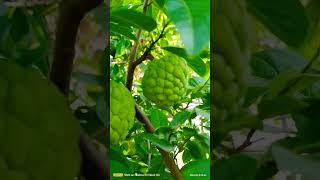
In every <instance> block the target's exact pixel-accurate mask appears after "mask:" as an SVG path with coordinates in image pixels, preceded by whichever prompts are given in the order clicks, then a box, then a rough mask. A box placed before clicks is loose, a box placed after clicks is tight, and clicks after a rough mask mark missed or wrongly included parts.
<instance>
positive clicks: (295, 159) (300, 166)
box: [271, 145, 320, 180]
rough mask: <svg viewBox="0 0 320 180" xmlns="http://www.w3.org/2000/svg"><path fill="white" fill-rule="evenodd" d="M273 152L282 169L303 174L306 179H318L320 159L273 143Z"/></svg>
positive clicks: (278, 165)
mask: <svg viewBox="0 0 320 180" xmlns="http://www.w3.org/2000/svg"><path fill="white" fill-rule="evenodd" d="M271 152H272V155H273V156H274V158H275V160H276V163H277V167H278V168H279V169H280V170H287V171H290V172H291V173H296V174H301V175H302V179H304V180H316V179H317V178H318V177H319V176H320V171H319V169H320V161H319V159H317V160H314V159H311V158H310V157H308V156H301V155H297V154H294V153H292V152H291V151H289V150H287V149H285V148H283V147H281V146H279V145H273V146H272V149H271Z"/></svg>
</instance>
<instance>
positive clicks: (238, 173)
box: [212, 155, 258, 180]
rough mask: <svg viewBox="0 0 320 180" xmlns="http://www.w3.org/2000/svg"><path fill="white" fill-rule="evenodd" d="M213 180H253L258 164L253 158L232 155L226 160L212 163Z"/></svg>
mask: <svg viewBox="0 0 320 180" xmlns="http://www.w3.org/2000/svg"><path fill="white" fill-rule="evenodd" d="M212 169H213V173H212V176H213V179H223V180H244V179H245V180H255V177H256V173H257V170H258V163H257V161H256V160H255V159H254V158H251V157H249V156H245V155H233V156H231V157H229V158H228V159H223V160H217V161H216V162H214V163H213V167H212Z"/></svg>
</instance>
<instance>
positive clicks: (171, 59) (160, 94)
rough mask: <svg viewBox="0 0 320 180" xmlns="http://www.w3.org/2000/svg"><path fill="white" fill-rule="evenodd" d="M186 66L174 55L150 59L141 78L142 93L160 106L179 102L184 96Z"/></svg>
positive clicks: (165, 106) (186, 77) (186, 79)
mask: <svg viewBox="0 0 320 180" xmlns="http://www.w3.org/2000/svg"><path fill="white" fill-rule="evenodd" d="M187 82H188V68H187V64H186V63H185V61H184V60H182V59H180V58H179V57H177V56H174V55H167V56H165V57H163V58H161V59H158V60H154V61H151V62H150V63H149V64H148V67H147V70H146V71H145V73H144V76H143V78H142V84H141V88H142V90H143V95H144V96H145V97H146V98H147V99H148V100H149V101H151V102H153V103H155V104H156V105H157V106H159V107H160V108H168V107H170V106H173V105H175V104H177V103H179V102H180V101H181V100H182V98H183V97H184V96H185V94H186V91H187Z"/></svg>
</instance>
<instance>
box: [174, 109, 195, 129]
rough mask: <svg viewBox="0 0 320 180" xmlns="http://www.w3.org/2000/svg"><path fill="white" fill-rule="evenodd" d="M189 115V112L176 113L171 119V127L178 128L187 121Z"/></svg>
mask: <svg viewBox="0 0 320 180" xmlns="http://www.w3.org/2000/svg"><path fill="white" fill-rule="evenodd" d="M190 115H191V113H190V112H189V111H182V112H178V113H177V114H176V115H175V116H174V117H173V119H172V121H171V125H172V126H179V125H181V124H183V123H184V122H185V121H186V120H188V119H189V117H190Z"/></svg>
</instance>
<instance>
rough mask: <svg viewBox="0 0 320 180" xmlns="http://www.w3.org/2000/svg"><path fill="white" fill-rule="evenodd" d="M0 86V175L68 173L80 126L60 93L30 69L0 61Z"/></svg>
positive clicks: (28, 179)
mask: <svg viewBox="0 0 320 180" xmlns="http://www.w3.org/2000/svg"><path fill="white" fill-rule="evenodd" d="M0 89H1V90H0V143H1V148H0V179H1V180H2V179H3V180H44V179H46V180H57V179H61V180H71V179H74V178H75V177H76V176H77V175H78V173H79V170H80V150H79V138H80V127H79V123H78V122H77V121H76V120H75V118H74V117H73V114H72V112H71V111H70V110H69V107H68V105H67V102H66V100H65V98H64V96H63V95H62V94H60V93H59V92H58V90H57V89H56V88H55V87H54V86H53V85H52V84H51V83H50V82H49V81H48V80H46V79H44V78H41V75H40V74H39V73H38V72H36V71H35V70H26V69H23V68H21V67H19V66H17V65H15V64H12V63H7V62H3V61H0Z"/></svg>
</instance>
